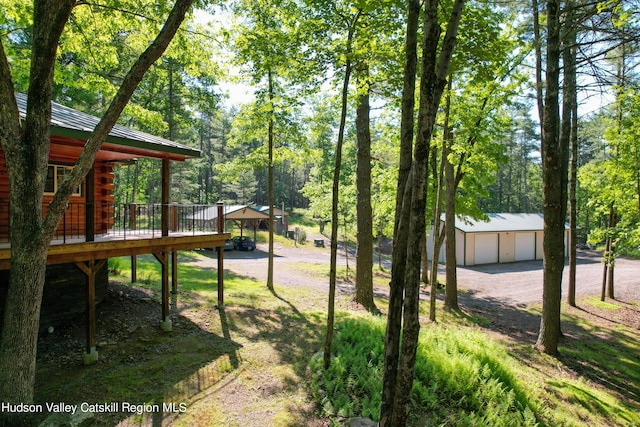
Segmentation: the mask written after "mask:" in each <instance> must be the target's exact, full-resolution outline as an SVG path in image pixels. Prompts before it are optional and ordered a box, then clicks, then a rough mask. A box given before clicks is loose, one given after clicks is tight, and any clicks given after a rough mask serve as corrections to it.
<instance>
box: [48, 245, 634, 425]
mask: <svg viewBox="0 0 640 427" xmlns="http://www.w3.org/2000/svg"><path fill="white" fill-rule="evenodd" d="M207 258H210V256H207V254H203V253H199V252H181V253H180V254H179V267H178V268H179V272H178V273H179V274H178V277H179V283H180V287H179V290H180V292H179V293H178V295H177V297H176V298H177V301H178V303H177V306H176V307H177V308H172V310H173V316H174V319H176V320H178V321H179V326H177V328H176V330H175V331H173V332H170V333H164V332H160V331H159V330H158V328H157V325H156V324H153V325H151V326H149V327H148V328H142V327H141V328H137V329H132V331H131V332H130V333H127V334H125V335H126V337H122V338H121V339H120V340H119V342H118V343H117V344H113V345H112V344H111V343H109V345H108V346H107V347H105V348H104V349H103V348H101V349H100V357H101V360H100V362H99V364H97V365H94V366H92V367H77V366H76V367H72V368H67V367H65V368H64V370H62V369H61V366H60V365H59V364H56V363H50V364H44V363H43V364H39V366H38V370H39V371H38V372H39V373H38V380H37V381H38V384H37V399H38V401H65V402H68V403H76V402H84V401H95V402H104V401H129V402H134V403H158V402H186V403H187V404H188V408H189V410H188V411H187V412H186V413H184V414H176V415H174V418H173V419H171V421H170V422H165V423H164V425H176V426H188V425H211V426H218V425H220V426H243V427H247V426H254V425H269V426H282V427H285V426H299V425H324V424H322V423H326V420H321V421H319V420H318V419H317V418H318V416H319V415H318V414H321V415H320V416H321V417H327V418H329V419H330V422H336V423H337V422H339V421H341V419H342V418H343V417H351V416H365V417H370V418H372V419H375V420H377V419H378V416H379V413H378V411H379V406H380V390H381V375H382V357H383V345H384V344H383V343H384V333H385V322H386V318H384V317H376V316H371V315H368V314H366V313H363V312H355V311H351V310H350V307H351V306H352V305H350V304H349V299H350V296H348V295H340V296H339V297H338V299H337V301H336V306H337V307H336V308H337V310H338V311H337V315H336V323H335V328H336V333H335V339H334V346H333V348H332V355H333V357H332V364H331V368H330V369H329V370H328V371H324V369H322V358H321V357H320V356H312V355H313V354H316V355H317V354H319V353H318V352H319V351H320V350H321V349H322V345H323V340H324V332H325V321H326V295H325V294H324V293H322V292H317V291H315V290H313V289H311V288H307V287H305V286H291V287H286V288H279V287H276V290H275V292H271V291H269V290H268V289H267V288H266V286H265V284H264V283H259V282H256V281H254V280H251V279H248V278H246V277H242V276H238V275H234V274H231V273H228V272H227V273H225V306H224V307H217V306H216V304H217V284H216V279H217V272H216V270H215V268H213V267H202V266H196V265H195V263H196V262H198V261H202V260H204V259H207ZM207 265H215V263H209V264H207ZM109 268H110V270H111V272H112V279H114V278H115V279H116V280H120V281H122V282H128V281H129V280H130V278H129V272H130V260H129V258H120V259H112V260H110V261H109ZM294 268H300V269H302V270H304V271H305V272H308V273H309V274H312V275H317V276H319V277H328V266H326V265H315V264H311V263H304V264H303V263H300V264H298V265H295V266H294ZM341 269H342V270H339V271H338V275H339V276H340V275H341V274H344V267H341ZM352 274H353V270H352V272H350V275H352ZM374 280H375V281H376V282H375V283H376V285H375V286H380V287H387V286H388V281H389V275H388V273H385V272H376V274H375V279H374ZM133 288H134V287H131V289H133ZM139 288H142V289H143V290H144V292H145V295H146V294H148V295H151V296H152V300H153V301H151V302H145V303H142V302H137V303H136V304H149V305H153V304H155V305H153V307H154V310H156V309H157V308H158V307H157V301H158V300H160V264H159V263H158V262H157V261H156V260H155V258H153V257H152V256H139V257H138V283H137V284H136V285H135V289H139ZM376 304H378V306H379V307H381V308H383V310H386V307H387V305H386V304H387V301H386V300H385V299H381V298H378V299H377V300H376ZM608 304H610V305H611V307H610V306H599V305H598V304H597V301H594V302H593V303H592V302H588V303H587V302H585V304H584V306H585V309H583V310H580V309H570V310H565V309H563V332H564V333H565V336H566V338H565V339H564V340H563V341H562V342H561V346H560V353H561V356H560V357H559V358H558V359H554V358H550V357H548V356H546V355H542V354H539V353H538V352H536V351H535V350H533V349H532V348H531V346H530V345H526V344H521V343H514V342H513V341H509V343H508V344H505V343H502V342H501V341H499V340H498V339H493V338H489V336H488V335H487V334H486V333H485V332H483V331H482V330H481V329H479V325H481V326H483V327H486V326H489V325H490V323H491V322H490V320H489V319H488V318H485V317H482V316H479V315H472V314H468V313H466V312H453V311H446V310H442V309H441V303H438V313H437V318H438V322H439V323H438V324H430V323H428V324H425V325H423V327H422V330H421V335H420V344H419V348H418V353H417V362H416V370H415V383H414V387H413V390H412V394H411V405H412V406H411V416H410V423H409V426H425V425H439V426H527V425H539V426H576V427H578V426H583V425H589V426H633V425H640V415H638V414H639V413H640V404H639V403H638V402H640V361H639V359H638V354H640V339H639V335H640V334H639V333H638V331H637V330H634V329H632V328H629V327H625V326H624V325H622V324H620V323H615V322H610V323H607V322H598V323H596V322H594V321H593V317H589V316H590V314H589V313H588V311H587V310H589V307H594V308H597V309H598V310H601V311H598V312H597V313H598V314H599V315H603V314H602V313H605V314H606V313H609V314H611V313H617V311H618V308H616V307H615V306H616V305H617V303H614V302H610V303H608ZM134 306H135V305H131V304H130V305H129V306H127V307H129V308H130V307H134ZM532 310H534V311H535V310H538V311H539V308H536V307H533V308H532ZM536 313H537V311H536ZM156 314H157V316H159V312H158V311H154V312H153V316H156ZM420 315H421V316H423V317H425V318H426V316H428V303H424V304H422V305H421V307H420ZM126 316H128V317H129V318H130V317H131V316H135V313H128V314H127V315H126ZM487 316H489V317H491V316H492V314H491V313H487ZM153 319H154V320H153V321H154V322H155V321H157V320H158V317H153ZM144 322H147V320H146V319H144ZM149 323H151V322H149ZM142 324H144V323H142ZM176 324H178V322H176ZM118 325H119V323H118ZM100 328H102V326H100V325H99V332H100V330H101V329H100ZM81 332H82V330H81ZM99 339H100V338H99ZM79 342H80V344H79V346H80V350H79V351H80V352H81V351H82V340H80V341H79ZM225 392H226V393H227V394H224V393H225ZM221 394H224V397H221ZM127 416H128V415H127ZM136 417H137V418H136ZM123 419H124V416H120V415H118V416H112V417H111V418H109V417H106V419H100V421H101V423H96V425H115V424H117V422H120V421H122V420H123ZM310 420H313V421H310ZM127 421H130V424H134V425H152V422H151V421H153V422H156V421H157V420H156V419H153V420H151V419H150V418H145V417H144V416H142V417H141V416H137V415H135V416H134V418H131V419H128V420H127ZM145 423H146V424H145Z"/></svg>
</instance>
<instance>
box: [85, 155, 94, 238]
mask: <svg viewBox="0 0 640 427" xmlns="http://www.w3.org/2000/svg"><path fill="white" fill-rule="evenodd" d="M84 187H85V196H84V198H85V207H84V236H85V241H86V242H93V241H94V240H95V234H96V224H95V222H96V217H95V201H96V197H95V167H93V166H92V167H91V169H89V172H88V173H87V177H86V179H85V186H84Z"/></svg>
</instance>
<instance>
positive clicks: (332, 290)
mask: <svg viewBox="0 0 640 427" xmlns="http://www.w3.org/2000/svg"><path fill="white" fill-rule="evenodd" d="M361 13H362V11H361V10H360V11H358V14H357V15H356V17H355V18H354V19H353V21H352V22H351V24H350V26H349V30H348V31H349V33H348V35H347V49H346V58H347V59H346V63H345V66H344V81H343V84H342V111H341V113H340V128H339V129H338V142H337V143H336V159H335V160H336V163H335V167H334V170H333V188H332V197H331V261H330V266H329V302H328V308H327V333H326V336H325V342H324V359H323V362H324V368H325V369H328V368H329V366H330V364H331V343H332V342H333V323H334V315H335V314H334V312H335V298H336V274H337V258H338V196H339V190H340V169H341V166H342V145H343V141H344V128H345V125H346V122H347V107H348V95H349V80H350V78H351V49H352V46H353V34H354V32H355V26H356V24H357V22H358V18H359V17H360V14H361Z"/></svg>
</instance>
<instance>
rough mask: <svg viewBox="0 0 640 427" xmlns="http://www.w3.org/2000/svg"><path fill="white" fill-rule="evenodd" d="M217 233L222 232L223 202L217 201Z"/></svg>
mask: <svg viewBox="0 0 640 427" xmlns="http://www.w3.org/2000/svg"><path fill="white" fill-rule="evenodd" d="M217 205H218V230H217V231H218V233H224V203H222V202H218V203H217Z"/></svg>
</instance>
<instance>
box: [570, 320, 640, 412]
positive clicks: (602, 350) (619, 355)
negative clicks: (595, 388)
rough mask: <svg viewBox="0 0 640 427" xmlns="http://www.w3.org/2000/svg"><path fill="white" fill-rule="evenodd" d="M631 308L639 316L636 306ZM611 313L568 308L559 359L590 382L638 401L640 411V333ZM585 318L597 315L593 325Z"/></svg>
mask: <svg viewBox="0 0 640 427" xmlns="http://www.w3.org/2000/svg"><path fill="white" fill-rule="evenodd" d="M631 311H632V312H633V313H634V314H635V315H637V311H636V310H635V308H634V309H632V310H631ZM607 314H611V312H610V311H609V312H607V311H605V312H604V314H603V313H598V312H596V311H594V310H591V309H589V308H574V309H569V310H566V311H565V312H564V313H563V332H564V335H565V339H564V340H563V341H562V343H561V345H562V346H561V348H560V356H559V360H560V361H562V362H563V363H564V364H565V365H567V366H568V367H570V368H571V369H572V370H574V371H575V372H577V373H579V374H580V375H582V376H584V377H586V378H588V379H589V380H590V381H592V382H594V383H597V384H600V385H602V386H603V387H605V388H607V389H609V390H612V391H614V392H616V393H618V394H619V395H620V396H623V397H625V398H626V399H629V400H630V401H631V402H636V407H637V408H638V409H639V410H640V357H638V354H640V334H639V333H638V331H637V330H633V329H632V328H629V327H626V324H624V323H621V322H619V321H616V320H615V319H613V318H612V317H610V316H607ZM632 315H633V314H632ZM585 317H593V318H596V319H595V321H594V322H593V325H592V326H588V325H585V322H584V318H585Z"/></svg>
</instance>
